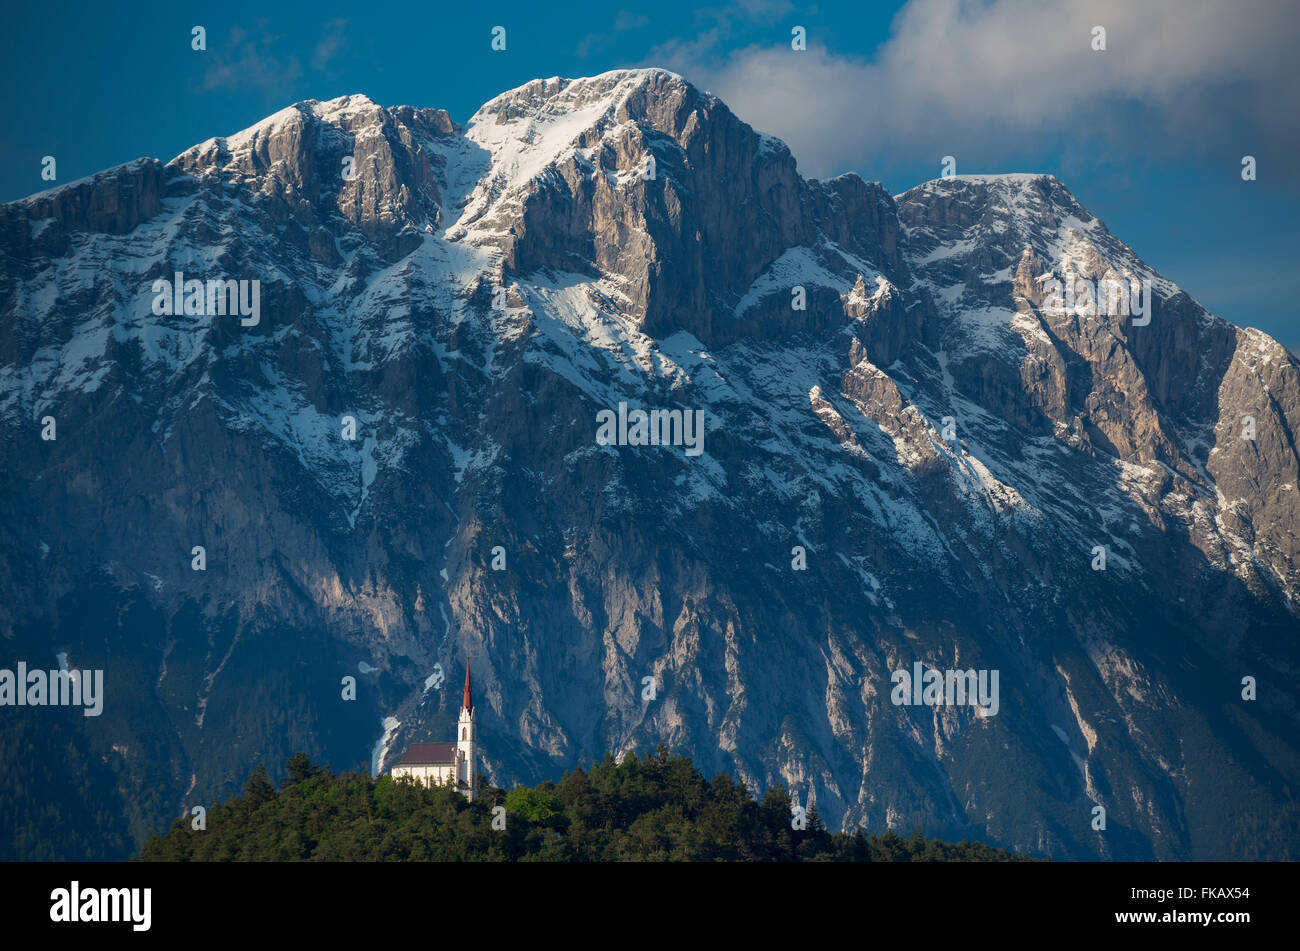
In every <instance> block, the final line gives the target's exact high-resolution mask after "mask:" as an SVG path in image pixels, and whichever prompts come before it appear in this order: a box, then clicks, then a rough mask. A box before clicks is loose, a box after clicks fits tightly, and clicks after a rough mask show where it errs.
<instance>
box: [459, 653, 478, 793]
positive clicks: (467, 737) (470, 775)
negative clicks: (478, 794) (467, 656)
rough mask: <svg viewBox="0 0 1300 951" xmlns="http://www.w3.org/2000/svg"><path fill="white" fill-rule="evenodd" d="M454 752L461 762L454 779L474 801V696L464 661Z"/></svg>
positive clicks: (467, 662) (467, 664)
mask: <svg viewBox="0 0 1300 951" xmlns="http://www.w3.org/2000/svg"><path fill="white" fill-rule="evenodd" d="M456 752H457V754H458V755H457V759H460V760H461V763H460V764H459V765H460V770H461V775H459V776H457V777H456V778H457V779H458V780H459V781H460V782H463V783H464V784H465V786H466V787H467V788H466V790H465V794H466V796H468V797H469V801H470V802H473V801H474V779H475V769H474V694H473V692H472V691H471V689H470V685H469V661H468V660H466V661H465V696H464V699H462V700H461V704H460V719H459V720H458V721H457V723H456Z"/></svg>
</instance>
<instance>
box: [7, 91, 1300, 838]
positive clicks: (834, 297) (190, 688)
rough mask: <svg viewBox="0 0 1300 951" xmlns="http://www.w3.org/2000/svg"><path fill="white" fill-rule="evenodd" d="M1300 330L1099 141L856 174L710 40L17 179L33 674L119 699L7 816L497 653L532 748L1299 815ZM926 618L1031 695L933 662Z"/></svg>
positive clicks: (1081, 820)
mask: <svg viewBox="0 0 1300 951" xmlns="http://www.w3.org/2000/svg"><path fill="white" fill-rule="evenodd" d="M651 158H652V159H653V161H650V160H649V159H651ZM178 272H179V273H180V274H181V275H183V278H182V287H181V288H180V289H179V290H180V291H181V292H182V293H181V294H180V295H179V296H180V299H179V300H178V299H177V295H176V294H174V293H173V291H175V290H177V289H176V288H170V284H171V283H174V282H175V280H176V278H175V275H176V274H177V273H178ZM190 280H199V281H203V282H215V281H244V282H248V283H246V284H244V285H243V287H242V293H243V297H242V298H240V297H239V294H237V293H236V294H232V295H231V296H230V297H229V298H227V297H225V296H223V295H224V294H225V291H223V290H222V289H221V288H218V289H217V291H216V295H215V297H216V298H219V299H220V300H221V302H222V303H227V302H228V307H227V309H226V312H225V313H224V314H218V315H214V314H213V313H212V310H213V305H212V303H210V302H207V301H206V300H204V299H202V295H193V301H192V306H191V307H190V309H191V311H199V313H194V312H191V313H189V314H186V313H185V312H184V311H185V310H186V306H185V304H186V298H188V297H189V296H190V295H188V293H187V291H188V289H187V288H186V287H185V286H184V282H186V281H190ZM252 282H257V284H256V285H254V284H253V283H252ZM1081 282H1088V284H1087V285H1085V284H1084V283H1081ZM231 286H232V287H233V286H234V285H231ZM1054 286H1055V287H1061V288H1067V289H1068V290H1069V292H1070V293H1071V294H1072V295H1073V293H1074V291H1076V290H1077V289H1080V288H1083V287H1085V286H1091V287H1093V288H1107V290H1106V291H1105V293H1106V294H1107V297H1106V301H1105V306H1090V302H1097V301H1096V295H1097V293H1098V292H1097V291H1096V290H1094V291H1092V292H1091V293H1090V294H1088V295H1083V294H1082V293H1080V296H1078V297H1074V296H1071V297H1065V296H1064V292H1062V293H1061V294H1057V293H1056V292H1055V291H1054V290H1053V288H1054ZM160 288H161V290H160ZM1119 289H1124V290H1125V291H1126V292H1128V291H1131V295H1128V296H1125V297H1124V298H1123V299H1121V295H1120V294H1119V293H1118V292H1117V291H1118V290H1119ZM204 290H205V291H206V290H207V287H206V284H205V285H204ZM254 292H256V296H254ZM178 303H179V304H180V305H181V306H180V307H177V306H176V304H178ZM241 303H242V304H243V305H245V306H243V307H242V309H239V313H237V314H236V313H233V312H234V311H235V310H236V309H237V308H236V305H237V304H241ZM254 304H255V305H256V306H253V305H254ZM1117 304H1123V305H1125V306H1117ZM800 305H802V307H801V306H800ZM1298 369H1300V365H1298V364H1297V360H1296V358H1295V356H1293V355H1291V354H1289V353H1288V352H1287V351H1286V350H1285V349H1284V348H1283V347H1281V346H1280V345H1279V344H1278V343H1277V342H1276V341H1274V340H1272V339H1271V338H1269V337H1268V336H1267V335H1265V334H1263V333H1260V332H1258V331H1256V330H1249V329H1240V328H1237V327H1235V326H1233V325H1231V324H1228V323H1226V322H1225V321H1223V320H1221V319H1219V318H1217V317H1215V316H1213V315H1212V314H1209V313H1208V312H1206V310H1205V309H1204V308H1203V307H1201V306H1200V305H1199V304H1197V303H1196V301H1195V300H1194V299H1193V298H1192V297H1190V296H1189V295H1188V294H1187V293H1186V292H1185V291H1183V290H1181V289H1180V288H1178V287H1176V286H1175V285H1174V284H1173V283H1171V282H1170V281H1168V280H1165V279H1163V278H1161V277H1160V276H1159V275H1158V274H1156V273H1155V272H1154V271H1153V270H1152V269H1151V268H1150V267H1149V266H1148V265H1146V264H1145V263H1144V262H1143V261H1142V260H1141V259H1140V258H1138V257H1137V255H1136V254H1135V253H1134V252H1133V251H1132V250H1131V249H1129V248H1128V247H1127V246H1126V245H1124V244H1123V243H1122V242H1121V241H1119V240H1118V239H1117V238H1115V237H1114V236H1113V235H1111V234H1110V233H1109V232H1108V231H1107V229H1106V227H1105V225H1104V224H1103V223H1102V222H1101V221H1099V220H1097V219H1096V218H1094V217H1093V216H1092V215H1091V214H1090V213H1089V212H1088V211H1087V210H1086V209H1085V208H1083V207H1082V206H1081V205H1080V204H1079V203H1078V201H1077V200H1076V199H1075V198H1074V197H1073V196H1072V195H1071V194H1070V192H1069V191H1068V189H1067V188H1066V187H1065V186H1064V185H1063V184H1062V183H1061V182H1059V181H1058V180H1056V179H1055V178H1053V177H1052V176H1049V175H990V176H956V177H951V178H944V179H939V180H936V181H933V182H928V183H926V184H923V185H920V186H918V187H916V188H913V189H911V190H910V191H907V192H905V193H903V194H901V195H891V194H890V193H889V192H888V191H887V190H886V189H884V188H883V187H882V186H881V185H879V184H877V183H871V182H866V181H863V180H862V179H860V178H859V177H857V176H856V175H852V174H850V175H843V176H840V177H838V178H835V179H831V180H829V181H817V180H809V179H804V178H802V177H801V176H800V175H799V174H798V171H797V167H796V164H795V159H794V157H793V156H792V155H791V153H790V151H789V150H788V149H787V148H786V147H785V146H784V145H783V144H782V143H781V142H779V141H778V140H776V139H774V138H771V137H769V136H766V135H763V134H761V133H758V132H755V131H754V130H753V129H751V128H750V127H749V126H748V125H746V124H745V123H744V122H742V121H740V120H739V119H738V118H737V117H736V116H735V115H733V114H732V113H731V112H730V110H728V108H727V107H726V106H725V105H724V104H723V103H722V102H720V101H719V100H718V99H716V98H715V97H713V96H711V95H709V94H708V93H706V92H703V91H701V90H699V89H697V88H695V87H694V86H692V85H691V84H689V83H688V82H686V81H685V80H683V79H682V78H681V77H679V76H676V75H674V74H672V73H669V72H666V71H663V70H658V69H651V70H620V71H616V72H611V73H606V74H603V75H601V76H596V77H593V78H589V79H579V80H567V79H558V78H554V79H547V80H536V81H533V82H530V83H528V84H527V85H525V86H522V87H520V88H518V89H515V90H512V91H510V92H507V93H505V94H503V95H501V96H498V97H497V98H495V99H493V100H491V101H490V102H488V103H487V104H485V105H484V106H483V107H482V108H481V109H479V111H478V112H477V113H476V114H475V115H474V116H473V117H472V118H471V119H470V120H469V121H468V123H466V124H465V125H464V126H461V125H459V124H457V123H454V122H453V121H451V119H450V117H449V116H448V114H447V113H446V112H443V111H441V110H437V109H415V108H411V107H407V106H398V107H392V108H385V107H381V106H379V105H377V104H375V103H373V102H371V101H370V100H369V99H367V98H365V97H364V96H347V97H344V98H341V99H336V100H332V101H329V102H316V101H309V102H303V103H298V104H297V105H294V106H292V107H290V108H288V109H284V110H282V111H281V112H278V113H276V114H275V115H273V116H271V117H269V118H267V119H265V120H264V121H262V122H260V123H258V124H257V125H255V126H253V127H251V128H249V129H246V130H244V131H243V132H240V133H238V134H236V135H232V136H229V137H225V138H217V139H211V140H208V141H207V142H204V143H201V144H199V145H197V146H195V147H193V148H191V149H189V150H187V151H186V152H184V153H182V154H181V155H179V156H177V157H176V158H175V159H173V160H172V161H170V162H167V163H166V164H163V163H162V162H160V161H157V160H152V159H141V160H139V161H137V162H133V163H129V164H127V165H123V166H120V167H118V168H114V169H110V170H108V171H105V172H102V173H100V174H98V175H95V176H92V177H91V178H89V179H85V180H82V181H79V182H73V183H71V184H67V185H63V186H60V187H58V188H56V189H53V190H51V191H47V192H43V193H41V194H38V195H34V196H32V197H31V198H28V199H25V200H23V201H18V202H13V203H10V204H7V205H4V206H2V207H0V438H2V439H3V445H4V454H3V485H4V487H5V489H4V492H3V494H2V495H0V516H2V517H0V552H3V558H0V635H2V637H0V667H8V668H12V667H13V666H14V664H15V663H16V662H17V661H19V660H24V661H26V662H27V663H28V664H29V666H40V665H53V664H54V663H55V659H56V655H58V654H60V653H62V654H66V659H67V662H68V663H70V664H72V665H73V666H78V667H81V668H83V669H88V670H94V669H101V668H102V669H104V671H105V694H106V696H105V701H104V708H103V713H102V715H100V716H98V717H85V716H82V715H81V713H80V712H79V711H69V710H61V709H48V708H47V709H42V710H36V709H34V708H33V709H23V710H16V709H10V710H6V712H5V713H4V721H3V722H4V728H3V731H0V754H3V756H4V759H3V761H4V762H6V763H7V764H12V765H11V766H10V767H9V776H8V777H7V780H6V782H5V783H4V784H0V789H2V791H0V796H3V797H4V800H5V801H4V802H3V808H0V815H3V816H4V817H5V818H4V819H3V820H0V832H2V834H3V838H2V839H0V841H4V842H5V845H4V846H3V848H4V849H6V850H7V851H6V853H5V854H6V857H8V856H16V857H57V856H73V855H76V856H81V855H87V856H94V857H120V856H123V855H126V854H130V853H131V852H132V851H134V850H135V848H134V847H135V846H137V845H138V844H139V843H140V842H142V841H143V840H144V838H145V836H147V835H148V834H149V833H152V832H156V831H161V830H162V829H163V828H165V827H166V826H167V825H168V823H169V822H170V821H171V820H172V819H173V818H174V817H175V816H177V815H180V814H182V812H183V811H185V810H188V809H189V808H190V807H191V806H193V805H203V804H211V803H213V802H215V801H217V800H218V799H219V798H223V797H225V796H227V795H229V794H230V793H232V792H234V791H237V790H238V789H239V788H241V787H242V784H243V782H244V780H245V778H246V777H247V776H248V774H249V772H250V771H251V770H252V768H253V766H254V765H256V764H257V763H259V762H260V763H267V764H274V763H279V762H283V761H284V760H285V759H286V758H288V756H289V754H290V753H292V752H293V751H294V750H297V749H303V750H306V751H308V752H309V753H310V754H311V756H312V758H313V759H315V760H317V761H323V762H328V763H330V764H331V765H333V766H335V767H336V768H339V769H348V768H354V767H356V766H358V765H359V764H361V763H364V762H367V761H370V764H371V766H372V768H376V769H379V768H383V767H384V766H385V764H390V763H391V762H392V761H393V760H394V759H395V758H396V757H397V756H398V755H399V754H400V752H401V750H402V749H403V748H404V747H405V745H406V744H407V743H409V742H412V741H415V740H424V739H435V740H437V739H445V738H446V737H447V735H448V734H449V732H450V731H451V730H452V729H453V724H454V722H455V715H456V708H457V706H458V702H459V692H458V689H457V687H456V684H457V678H456V672H457V671H459V670H460V669H461V668H462V667H463V666H464V665H465V663H466V661H468V663H469V665H470V668H471V670H472V672H473V677H474V687H475V698H476V702H477V704H478V710H477V716H478V722H479V729H480V734H479V738H480V744H481V746H482V748H483V750H484V757H485V758H484V761H483V762H482V763H481V768H482V770H483V772H484V774H485V776H486V777H487V778H488V779H490V780H491V781H492V782H493V783H496V784H498V785H506V784H510V783H514V782H527V783H533V782H537V781H539V780H542V779H547V778H555V777H557V776H559V775H560V774H561V773H562V772H564V770H566V769H568V768H570V767H571V766H574V765H586V764H591V763H594V762H597V761H598V760H599V759H600V758H601V757H602V756H603V754H605V753H606V752H613V753H620V752H622V751H627V750H633V749H643V750H644V749H652V748H654V747H655V746H656V745H658V744H659V743H663V744H665V745H666V746H667V747H668V748H669V749H670V750H672V751H674V752H678V753H683V754H686V755H689V756H690V757H691V759H692V760H693V761H694V762H695V763H696V764H697V765H699V767H700V768H701V770H702V771H703V772H704V773H705V774H706V775H713V774H714V773H716V772H718V771H722V770H726V771H729V772H731V773H732V775H733V776H735V777H737V778H738V779H740V780H743V781H744V782H745V784H746V785H747V786H748V787H749V788H750V789H753V790H756V791H758V790H763V789H766V788H767V787H769V786H770V785H772V784H775V783H778V782H779V783H783V784H785V785H787V786H788V787H789V788H790V789H791V790H792V792H793V794H794V796H795V798H796V799H797V800H798V801H800V802H803V803H804V804H805V805H807V804H810V803H812V802H815V804H816V806H817V809H818V811H819V813H820V815H821V816H822V817H823V818H824V819H825V820H826V821H827V822H828V823H829V824H830V825H831V826H832V827H833V828H852V827H854V826H855V825H863V826H865V828H866V829H867V831H868V832H872V833H879V832H883V831H884V830H885V829H887V828H892V829H898V830H904V831H908V830H910V829H912V828H913V827H915V826H918V825H919V826H921V827H922V828H923V829H924V830H925V832H926V834H927V835H933V836H939V837H943V838H947V839H953V840H956V839H976V840H980V841H984V842H988V843H990V844H993V845H996V846H1002V847H1006V848H1009V849H1013V850H1015V851H1018V852H1022V853H1028V854H1034V855H1048V856H1052V857H1057V858H1116V859H1176V858H1193V859H1209V858H1216V859H1218V858H1270V859H1282V858H1289V859H1294V858H1296V857H1297V856H1300V811H1298V810H1297V807H1296V804H1295V790H1296V789H1297V788H1298V784H1300V754H1298V753H1297V749H1296V742H1295V738H1296V736H1297V735H1300V731H1298V730H1297V727H1300V713H1298V711H1297V704H1296V701H1297V696H1296V690H1295V683H1296V674H1297V669H1298V666H1300V665H1298V663H1297V662H1298V661H1300V656H1298V650H1297V639H1296V634H1297V631H1300V626H1298V624H1297V614H1296V611H1297V604H1296V599H1297V595H1298V594H1300V562H1298V560H1297V559H1298V556H1300V548H1298V542H1297V537H1296V530H1297V525H1298V524H1300V522H1298V520H1297V498H1296V492H1297V489H1296V486H1297V484H1298V483H1300V474H1298V472H1297V469H1298V468H1300V457H1298V456H1297V450H1296V445H1295V433H1296V431H1297V424H1300V377H1298V373H1297V371H1298ZM620 404H624V405H623V408H622V410H621V417H620V416H619V414H620ZM638 409H640V410H645V411H649V410H661V411H672V410H676V411H678V412H679V413H680V415H679V416H678V417H676V419H677V420H680V421H681V423H682V430H681V431H678V430H669V429H667V428H665V430H664V435H665V436H666V437H680V438H668V439H666V440H665V441H667V442H672V443H674V444H672V445H636V444H629V443H635V442H636V436H637V433H636V429H635V426H633V427H632V430H631V433H630V438H627V437H628V436H629V434H628V433H627V432H626V431H619V430H620V426H619V425H613V426H610V427H608V428H604V427H603V422H602V421H608V419H609V417H610V415H611V414H612V415H614V416H615V417H616V419H617V418H622V419H623V420H624V421H625V422H626V420H627V417H628V414H629V413H632V412H633V411H635V410H638ZM699 414H702V415H699ZM51 417H52V418H53V420H54V425H55V427H56V428H55V434H56V438H54V439H52V440H51V439H47V438H42V434H43V433H47V431H48V429H49V422H48V418H51ZM1247 417H1249V419H1247ZM656 419H657V420H659V421H662V419H661V418H659V417H656ZM696 419H701V420H702V424H703V431H702V433H700V432H695V433H694V435H695V436H696V437H699V436H702V441H700V440H699V439H698V438H697V439H696V443H695V444H694V445H695V448H696V449H698V450H699V451H698V452H696V451H694V450H693V449H692V445H693V444H692V443H691V436H692V430H691V427H690V424H691V423H693V422H694V420H696ZM632 423H633V424H635V417H633V419H632ZM348 436H354V437H355V438H348ZM611 436H612V438H610V437H611ZM1248 436H1249V437H1252V438H1245V437H1248ZM196 546H202V549H203V551H202V553H201V556H200V555H199V554H196V553H195V548H196ZM200 557H202V558H203V559H204V561H203V562H202V563H200V562H198V559H199V558H200ZM196 564H201V566H202V567H203V570H195V566H196ZM917 663H920V664H921V665H923V668H922V669H937V670H940V671H943V670H968V669H969V670H975V671H980V672H988V673H990V675H992V674H993V673H996V675H997V678H998V679H997V681H996V682H995V683H996V685H997V690H998V693H997V702H996V707H992V706H986V707H985V708H984V709H977V708H976V707H973V706H971V705H969V704H953V705H937V706H936V705H927V704H924V703H921V704H912V703H906V704H900V703H896V702H895V700H896V699H898V689H899V688H898V687H897V686H896V684H895V681H894V679H893V678H894V672H896V671H906V672H909V673H911V672H914V671H915V670H917V668H915V667H914V664H917ZM349 676H351V677H354V678H355V680H356V687H355V690H356V699H352V700H349V699H344V694H345V691H346V687H345V686H344V678H346V677H349ZM1247 677H1249V678H1253V681H1251V682H1249V683H1253V693H1252V688H1251V687H1249V686H1243V678H1247ZM646 678H650V680H649V681H647V680H646ZM448 683H450V684H451V686H450V688H449V687H448V686H447V684H448ZM918 693H919V690H918ZM1247 697H1251V699H1247ZM50 804H54V805H55V806H57V808H54V807H52V806H51V805H50ZM1095 806H1102V807H1103V808H1104V809H1105V822H1106V826H1105V830H1104V831H1100V830H1096V829H1094V822H1095V821H1096V820H1095V818H1094V807H1095ZM92 811H93V812H94V813H95V814H97V815H99V816H100V818H99V819H97V820H96V822H95V824H94V828H93V829H88V828H86V827H84V826H82V827H80V828H78V829H76V830H72V829H71V828H69V827H70V826H73V825H76V823H74V822H73V821H72V820H71V819H70V818H69V816H70V815H83V814H87V813H88V812H92Z"/></svg>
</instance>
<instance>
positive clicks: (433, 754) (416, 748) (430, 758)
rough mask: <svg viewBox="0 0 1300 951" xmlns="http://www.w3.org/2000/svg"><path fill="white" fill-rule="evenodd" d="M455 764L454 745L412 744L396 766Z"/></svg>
mask: <svg viewBox="0 0 1300 951" xmlns="http://www.w3.org/2000/svg"><path fill="white" fill-rule="evenodd" d="M454 762H456V744H455V743H412V744H411V745H410V746H408V747H407V748H406V752H405V753H403V754H402V758H401V759H399V760H398V761H397V765H398V766H449V765H451V764H452V763H454Z"/></svg>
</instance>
